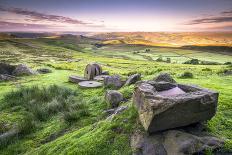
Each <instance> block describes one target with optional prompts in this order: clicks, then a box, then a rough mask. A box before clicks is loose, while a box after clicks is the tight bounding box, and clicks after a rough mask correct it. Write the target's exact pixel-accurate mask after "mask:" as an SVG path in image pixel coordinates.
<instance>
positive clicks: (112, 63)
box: [0, 36, 232, 155]
mask: <svg viewBox="0 0 232 155" xmlns="http://www.w3.org/2000/svg"><path fill="white" fill-rule="evenodd" d="M101 43H102V42H101V40H98V39H91V38H85V37H70V36H69V37H67V36H66V37H60V38H59V37H58V38H38V39H2V40H0V53H1V54H0V61H5V62H8V63H12V64H18V63H25V64H27V65H29V66H30V67H32V68H33V69H37V68H41V67H45V68H50V69H52V71H53V72H52V73H49V74H44V75H42V74H41V75H33V76H27V77H25V76H24V77H21V78H20V79H18V80H16V81H11V82H1V83H0V134H3V133H5V134H6V135H7V136H6V137H5V138H2V139H1V141H0V144H1V145H0V154H41V155H43V154H110V155H111V154H115V155H118V154H123V155H126V154H131V152H132V150H131V148H130V135H131V133H132V132H133V131H134V130H135V129H136V128H141V126H140V124H139V121H138V119H137V112H136V110H135V109H134V107H133V106H132V101H131V95H132V92H133V85H132V86H125V87H122V88H121V89H120V90H119V91H120V92H122V93H123V95H124V97H126V98H127V99H128V101H127V102H124V103H122V104H123V105H127V106H128V107H129V108H128V110H126V111H124V112H123V113H122V114H120V115H117V116H116V117H114V119H113V120H112V121H109V120H106V116H105V114H104V113H103V111H104V110H105V109H107V107H108V106H107V104H106V103H105V101H104V93H105V91H106V88H98V89H81V88H79V87H78V86H77V85H76V84H72V83H69V82H68V77H69V75H83V71H84V68H85V66H86V65H87V64H88V63H91V62H97V63H99V64H101V65H102V67H103V70H108V71H109V72H110V74H120V75H121V76H123V77H124V78H126V77H127V76H128V75H131V74H133V73H141V74H142V79H143V80H147V79H151V78H153V77H154V76H156V75H158V74H159V73H160V72H169V73H170V74H171V75H172V76H173V77H174V78H175V79H176V80H177V81H178V82H180V83H191V84H195V85H199V86H202V87H206V88H209V89H213V90H216V91H218V92H219V93H220V96H219V104H218V111H217V114H216V115H215V117H214V118H213V119H212V120H210V121H208V122H207V128H208V131H209V132H210V133H212V134H213V135H215V136H218V137H221V138H223V139H225V141H226V144H225V147H224V150H230V151H231V150H232V139H231V137H232V132H231V131H232V103H231V102H232V94H231V92H232V87H231V83H232V76H231V75H225V74H224V73H225V72H226V71H227V70H232V66H231V65H224V63H225V62H230V61H232V56H231V55H230V54H218V53H216V52H209V51H205V50H200V49H183V48H177V47H157V46H150V45H149V46H146V45H128V44H125V43H122V44H107V45H104V46H101V47H96V46H95V45H96V44H101ZM167 58H170V59H171V62H169V63H167V62H166V60H167ZM193 58H194V59H196V58H197V59H199V60H201V61H210V62H211V61H213V62H217V63H219V64H218V65H191V64H182V63H183V62H185V61H187V60H191V59H193ZM157 59H158V60H159V61H158V60H157ZM184 72H191V73H192V74H193V77H188V76H183V75H182V74H183V73H184Z"/></svg>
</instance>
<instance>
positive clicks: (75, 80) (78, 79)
mask: <svg viewBox="0 0 232 155" xmlns="http://www.w3.org/2000/svg"><path fill="white" fill-rule="evenodd" d="M68 80H69V82H73V83H79V82H82V81H87V80H86V79H85V78H83V77H79V76H76V75H71V76H69V79H68Z"/></svg>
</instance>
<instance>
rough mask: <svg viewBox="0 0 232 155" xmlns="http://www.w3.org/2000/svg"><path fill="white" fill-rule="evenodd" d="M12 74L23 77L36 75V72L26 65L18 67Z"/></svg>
mask: <svg viewBox="0 0 232 155" xmlns="http://www.w3.org/2000/svg"><path fill="white" fill-rule="evenodd" d="M12 74H13V75H15V76H22V75H33V74H36V72H35V71H33V70H32V69H30V68H29V67H28V66H26V65H24V64H20V65H18V66H16V68H15V70H14V71H13V73H12Z"/></svg>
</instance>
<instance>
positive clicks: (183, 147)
mask: <svg viewBox="0 0 232 155" xmlns="http://www.w3.org/2000/svg"><path fill="white" fill-rule="evenodd" d="M223 144H224V142H223V140H220V139H218V138H216V137H213V136H211V135H208V134H207V133H204V132H200V133H199V134H193V133H190V132H187V131H185V130H184V129H181V130H168V131H164V132H160V133H156V134H152V135H147V134H145V133H142V132H141V131H140V132H138V131H137V132H135V133H134V134H132V136H131V148H132V150H133V155H190V154H203V153H204V151H206V150H216V149H219V148H221V147H222V146H223Z"/></svg>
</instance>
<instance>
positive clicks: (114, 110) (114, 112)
mask: <svg viewBox="0 0 232 155" xmlns="http://www.w3.org/2000/svg"><path fill="white" fill-rule="evenodd" d="M127 109H128V107H127V106H120V107H118V108H115V109H113V111H111V112H112V113H111V114H110V116H108V117H107V118H106V120H110V121H111V120H112V119H113V118H114V117H115V116H116V115H118V114H121V113H122V112H123V111H125V110H127Z"/></svg>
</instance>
